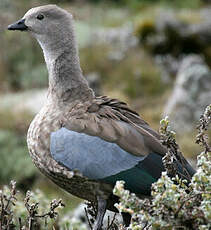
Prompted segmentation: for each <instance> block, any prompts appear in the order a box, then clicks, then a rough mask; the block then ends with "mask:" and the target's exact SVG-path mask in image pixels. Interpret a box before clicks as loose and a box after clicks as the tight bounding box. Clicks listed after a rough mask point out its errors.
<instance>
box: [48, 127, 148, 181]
mask: <svg viewBox="0 0 211 230" xmlns="http://www.w3.org/2000/svg"><path fill="white" fill-rule="evenodd" d="M50 151H51V155H52V157H53V158H54V159H55V160H56V161H57V162H59V163H62V164H63V165H65V166H66V167H67V168H69V169H70V170H79V171H80V172H81V173H82V174H83V175H84V176H86V177H88V178H90V179H102V178H105V177H108V176H111V175H115V174H117V173H119V172H121V171H124V170H127V169H130V168H132V167H134V166H135V165H137V164H138V163H139V162H140V161H142V160H143V159H144V158H145V157H137V156H134V155H132V154H130V153H128V152H126V151H124V150H123V149H121V148H120V147H119V146H118V145H117V144H115V143H110V142H107V141H104V140H103V139H101V138H99V137H96V136H89V135H87V134H84V133H78V132H74V131H70V130H68V129H66V128H61V129H59V130H58V131H56V132H53V133H52V134H51V141H50Z"/></svg>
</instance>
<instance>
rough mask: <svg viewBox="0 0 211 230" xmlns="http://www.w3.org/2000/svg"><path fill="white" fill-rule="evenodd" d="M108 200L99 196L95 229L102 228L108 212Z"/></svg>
mask: <svg viewBox="0 0 211 230" xmlns="http://www.w3.org/2000/svg"><path fill="white" fill-rule="evenodd" d="M106 205H107V201H106V200H104V199H103V198H101V197H99V196H98V197H97V218H96V221H95V224H94V228H93V230H101V229H102V223H103V218H104V215H105V212H106Z"/></svg>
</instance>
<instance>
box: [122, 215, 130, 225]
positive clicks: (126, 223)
mask: <svg viewBox="0 0 211 230" xmlns="http://www.w3.org/2000/svg"><path fill="white" fill-rule="evenodd" d="M122 218H123V222H124V225H125V227H128V226H129V225H130V221H131V215H130V214H129V213H126V212H123V213H122Z"/></svg>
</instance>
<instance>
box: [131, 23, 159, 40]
mask: <svg viewBox="0 0 211 230" xmlns="http://www.w3.org/2000/svg"><path fill="white" fill-rule="evenodd" d="M155 32H156V28H155V20H154V19H153V18H144V19H142V20H140V21H139V22H137V23H136V25H135V35H136V36H137V37H138V38H139V39H140V41H141V42H145V41H146V39H147V37H148V36H149V35H152V34H154V33H155Z"/></svg>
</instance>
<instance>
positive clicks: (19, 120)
mask: <svg viewBox="0 0 211 230" xmlns="http://www.w3.org/2000/svg"><path fill="white" fill-rule="evenodd" d="M31 120H32V114H31V113H29V112H28V111H24V110H23V111H19V112H12V111H11V110H10V109H6V110H2V109H1V110H0V130H8V131H12V132H16V133H18V134H19V135H24V134H26V132H27V130H28V126H29V124H30V122H31Z"/></svg>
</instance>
